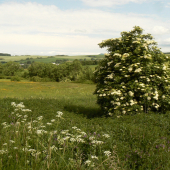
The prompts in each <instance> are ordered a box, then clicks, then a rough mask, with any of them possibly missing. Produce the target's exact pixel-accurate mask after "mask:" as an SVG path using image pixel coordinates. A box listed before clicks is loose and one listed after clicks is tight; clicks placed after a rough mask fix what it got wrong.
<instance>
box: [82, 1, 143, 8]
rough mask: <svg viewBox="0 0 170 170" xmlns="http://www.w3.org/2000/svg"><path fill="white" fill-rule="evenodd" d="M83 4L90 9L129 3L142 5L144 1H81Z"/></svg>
mask: <svg viewBox="0 0 170 170" xmlns="http://www.w3.org/2000/svg"><path fill="white" fill-rule="evenodd" d="M81 1H82V2H83V3H85V4H86V5H88V6H92V7H103V6H106V7H111V6H113V5H124V4H127V3H130V2H134V3H142V2H144V1H146V0H81Z"/></svg>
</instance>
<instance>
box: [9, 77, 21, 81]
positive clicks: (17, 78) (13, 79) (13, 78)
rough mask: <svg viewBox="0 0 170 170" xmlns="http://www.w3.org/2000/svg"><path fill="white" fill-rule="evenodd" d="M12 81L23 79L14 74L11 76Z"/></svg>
mask: <svg viewBox="0 0 170 170" xmlns="http://www.w3.org/2000/svg"><path fill="white" fill-rule="evenodd" d="M11 81H21V77H18V76H13V77H11Z"/></svg>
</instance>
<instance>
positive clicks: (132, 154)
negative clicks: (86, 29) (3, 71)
mask: <svg viewBox="0 0 170 170" xmlns="http://www.w3.org/2000/svg"><path fill="white" fill-rule="evenodd" d="M94 89H95V84H80V83H56V82H41V83H37V82H36V83H34V82H29V81H21V82H11V81H8V80H0V108H1V109H0V126H1V128H0V160H1V161H0V169H3V170H9V169H10V170H14V169H17V170H23V169H26V170H29V169H35V170H45V169H50V170H53V169H69V170H73V169H80V170H81V169H92V170H94V169H96V170H102V169H103V170H104V169H110V170H113V169H126V170H129V169H134V170H135V169H140V170H141V169H143V170H145V169H148V170H149V169H151V170H152V169H153V170H156V169H160V170H168V169H170V135H169V129H170V114H165V115H160V114H137V115H133V116H123V117H117V116H113V117H108V118H106V117H102V116H101V114H102V111H101V110H100V108H99V106H98V105H97V104H96V96H95V95H93V91H94ZM12 102H15V103H12ZM20 102H23V103H20ZM11 103H12V105H11ZM23 105H24V106H25V107H23ZM24 109H25V110H24ZM26 109H30V110H31V111H30V110H26Z"/></svg>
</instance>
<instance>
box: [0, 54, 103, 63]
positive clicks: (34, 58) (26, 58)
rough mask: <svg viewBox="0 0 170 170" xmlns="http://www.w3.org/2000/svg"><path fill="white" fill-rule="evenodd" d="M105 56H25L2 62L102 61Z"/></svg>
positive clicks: (0, 59)
mask: <svg viewBox="0 0 170 170" xmlns="http://www.w3.org/2000/svg"><path fill="white" fill-rule="evenodd" d="M103 57H104V55H77V56H67V55H56V56H34V55H31V56H29V55H23V56H0V62H8V61H16V62H20V63H25V62H27V61H31V62H32V61H34V62H44V63H52V62H55V61H56V60H67V61H73V60H75V59H77V60H84V59H85V60H91V58H94V59H102V58H103Z"/></svg>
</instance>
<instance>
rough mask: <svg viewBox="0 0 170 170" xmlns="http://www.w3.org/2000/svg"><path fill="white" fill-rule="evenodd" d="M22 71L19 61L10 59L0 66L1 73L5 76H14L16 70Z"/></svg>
mask: <svg viewBox="0 0 170 170" xmlns="http://www.w3.org/2000/svg"><path fill="white" fill-rule="evenodd" d="M21 71H23V68H22V67H21V66H20V64H19V63H16V62H13V61H10V62H7V63H5V64H4V65H3V66H2V74H3V75H5V76H14V75H15V74H16V73H17V72H21Z"/></svg>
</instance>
